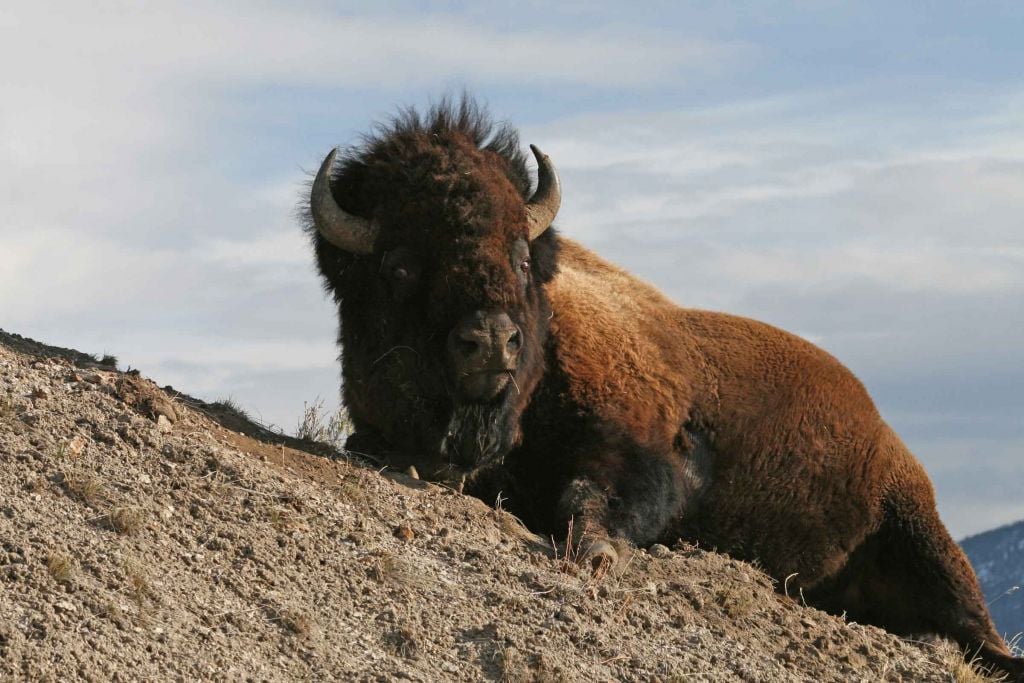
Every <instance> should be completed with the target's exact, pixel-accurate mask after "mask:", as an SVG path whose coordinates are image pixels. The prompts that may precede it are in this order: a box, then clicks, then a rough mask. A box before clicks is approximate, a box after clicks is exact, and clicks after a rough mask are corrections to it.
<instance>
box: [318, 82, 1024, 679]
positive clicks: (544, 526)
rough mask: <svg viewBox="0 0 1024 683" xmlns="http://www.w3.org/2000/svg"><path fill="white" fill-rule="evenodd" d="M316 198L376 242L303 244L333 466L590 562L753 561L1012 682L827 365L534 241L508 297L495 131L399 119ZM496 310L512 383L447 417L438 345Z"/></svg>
mask: <svg viewBox="0 0 1024 683" xmlns="http://www.w3.org/2000/svg"><path fill="white" fill-rule="evenodd" d="M555 161H556V163H557V159H556V160H555ZM333 187H334V194H335V197H336V199H337V201H338V202H339V204H341V205H342V206H343V207H345V208H346V209H347V210H348V211H351V212H353V213H356V214H359V215H361V216H364V217H367V218H373V219H375V220H376V221H377V222H378V223H379V224H380V225H381V226H382V231H381V236H380V238H379V243H378V245H377V250H376V252H375V253H374V254H372V255H370V256H354V255H351V254H346V253H343V252H340V251H339V250H337V249H335V248H334V247H333V246H331V245H330V244H328V243H326V242H325V241H324V240H323V239H322V238H321V237H320V236H319V235H318V234H316V232H315V230H311V233H312V234H313V237H314V243H315V246H316V251H317V256H318V263H319V267H320V270H321V273H322V274H323V276H324V279H325V282H326V284H327V286H328V288H329V289H330V291H331V292H332V293H333V294H334V296H335V298H336V299H337V301H338V303H339V315H340V322H341V334H340V339H339V341H340V343H341V347H342V366H343V376H344V398H345V402H346V405H347V406H348V408H349V410H350V412H351V415H352V418H353V421H354V423H355V425H356V433H355V434H353V436H352V437H351V438H350V440H349V447H350V448H351V449H353V450H356V451H363V452H370V453H373V454H377V455H382V456H384V457H386V458H388V459H389V460H390V461H391V462H393V463H394V464H396V465H405V464H410V463H413V464H416V465H417V467H418V468H419V469H420V470H421V471H427V472H430V473H433V475H434V476H436V477H440V478H455V477H456V476H462V475H465V476H467V477H468V480H467V481H468V484H467V490H468V491H469V492H472V493H475V494H476V495H479V496H481V497H484V498H485V499H487V500H493V496H494V495H496V493H497V492H498V491H501V492H502V494H503V496H504V497H505V498H506V499H507V502H506V505H507V506H508V507H509V508H510V509H511V510H512V511H513V512H514V513H516V514H518V515H519V516H520V517H521V518H523V519H524V521H526V523H527V524H528V525H529V526H530V527H531V528H533V529H534V530H535V531H537V532H540V533H545V534H549V533H552V534H561V533H564V531H565V528H566V525H567V523H568V521H569V520H570V519H573V520H574V524H575V528H576V529H577V530H580V529H584V528H585V529H586V530H587V532H588V533H589V534H591V535H592V536H596V537H599V538H600V537H608V536H618V537H623V538H626V539H628V540H630V541H632V542H634V543H637V544H649V543H652V542H655V541H662V542H666V543H671V542H674V541H675V540H676V539H677V538H685V539H689V540H692V541H697V542H700V543H701V544H703V545H705V546H713V547H716V548H718V549H719V550H722V551H725V552H728V553H730V554H732V555H734V556H736V557H739V558H743V559H748V560H756V561H758V562H759V563H760V564H761V566H763V567H764V568H765V569H766V571H768V572H769V573H770V574H771V575H773V576H774V577H776V578H777V579H779V580H780V582H782V581H784V580H786V579H788V585H789V588H790V590H791V591H792V590H796V589H802V590H803V592H804V595H805V597H806V598H807V599H808V600H809V601H810V602H812V603H814V604H816V605H819V606H821V607H823V608H825V609H828V610H830V611H833V612H836V613H839V612H846V613H847V615H848V616H849V617H850V618H852V619H854V620H857V621H864V622H868V623H874V624H877V625H880V626H883V627H885V628H888V629H890V630H892V631H893V632H896V633H900V634H916V633H924V632H934V633H938V634H941V635H945V636H948V637H951V638H953V639H954V640H956V641H957V642H958V643H960V644H961V645H962V646H964V647H965V648H969V649H970V650H971V651H974V650H980V654H981V655H982V657H983V658H984V659H985V661H986V662H987V663H989V664H992V665H995V666H998V667H999V668H1001V669H1004V670H1006V671H1008V672H1011V673H1012V674H1013V675H1014V676H1016V677H1017V680H1024V673H1022V671H1024V667H1022V665H1021V662H1020V660H1017V659H1013V658H1012V657H1010V655H1009V652H1008V651H1007V648H1006V646H1005V644H1004V643H1003V641H1002V640H1001V639H1000V638H999V636H998V634H997V633H996V631H995V629H994V627H993V626H992V623H991V620H990V619H989V616H988V613H987V610H986V608H985V603H984V600H983V598H982V595H981V592H980V590H979V588H978V584H977V580H976V579H975V576H974V573H973V572H972V570H971V568H970V566H969V565H968V563H967V561H966V559H965V558H964V555H963V553H962V552H961V551H960V549H959V547H958V546H957V545H956V544H955V543H954V542H953V541H952V539H951V538H950V536H949V534H948V532H947V531H946V529H945V528H944V527H943V525H942V523H941V522H940V520H939V518H938V515H937V513H936V509H935V501H934V493H933V491H932V487H931V484H930V483H929V481H928V478H927V476H926V475H925V473H924V471H923V469H922V468H921V466H920V464H919V463H918V462H917V460H916V459H915V458H914V457H913V455H911V453H910V452H909V451H908V450H907V448H906V447H905V446H904V445H903V443H902V442H901V441H900V439H899V438H898V437H897V436H896V434H895V433H894V432H893V431H892V430H891V429H890V428H889V427H888V426H887V425H886V424H885V422H883V421H882V419H881V418H880V417H879V415H878V412H877V411H876V409H875V406H874V404H873V403H872V401H871V399H870V397H869V396H868V395H867V393H866V391H865V390H864V387H863V386H862V385H861V383H860V382H859V381H858V380H857V379H856V378H855V377H854V376H853V375H852V374H851V373H850V372H849V371H848V370H847V369H846V368H845V367H843V366H842V365H841V364H840V363H839V362H838V361H837V360H835V359H834V358H833V357H832V356H830V355H829V354H827V353H826V352H824V351H822V350H821V349H819V348H817V347H815V346H813V345H812V344H810V343H808V342H806V341H804V340H803V339H800V338H799V337H796V336H793V335H791V334H788V333H786V332H783V331H781V330H778V329H776V328H773V327H771V326H768V325H765V324H763V323H759V322H756V321H753V320H748V319H745V318H738V317H734V316H729V315H724V314H719V313H710V312H705V311H697V310H688V309H682V308H679V307H677V306H676V305H674V304H673V303H672V302H670V301H668V300H667V299H666V298H665V297H664V296H662V295H661V294H660V293H659V292H658V291H657V290H655V289H654V288H653V287H650V286H649V285H647V284H645V283H643V282H640V281H638V280H637V279H636V278H634V277H632V276H631V275H629V274H628V273H626V272H624V271H622V270H620V269H618V268H616V267H614V266H611V265H609V264H608V263H606V262H604V261H602V260H601V259H600V258H598V257H597V256H595V255H594V254H592V253H591V252H589V251H587V250H586V249H584V248H583V247H581V246H579V245H578V244H576V243H574V242H572V241H570V240H567V239H564V238H561V237H559V236H557V234H556V233H555V230H554V229H553V228H552V229H549V230H548V231H547V232H545V233H544V234H543V235H541V236H540V237H538V238H537V239H535V240H534V241H533V242H532V243H531V244H530V251H531V260H532V265H531V271H530V275H529V281H528V282H527V283H526V284H525V285H523V284H522V283H520V282H518V281H517V280H516V273H515V271H514V267H513V265H514V264H510V263H509V257H508V254H509V250H510V245H511V244H512V243H513V242H515V241H516V240H522V239H523V237H524V235H525V229H526V228H525V214H524V209H523V206H524V201H525V199H526V198H527V197H528V196H529V182H528V176H527V174H526V169H525V164H524V162H523V157H522V155H521V153H520V152H519V150H518V141H517V139H516V136H515V133H514V131H512V130H511V129H509V128H506V127H492V126H490V125H489V124H488V123H487V122H486V117H485V116H483V115H482V114H481V113H480V112H479V111H478V110H476V109H475V108H474V107H473V106H472V105H471V104H468V103H465V102H464V103H463V104H462V105H461V106H459V107H454V106H451V105H448V104H443V105H442V106H440V107H439V108H437V109H435V110H434V111H433V112H432V113H431V115H430V116H429V117H428V118H427V119H426V120H423V119H421V118H419V117H418V116H416V115H415V114H413V113H408V112H407V113H406V114H405V115H404V116H403V117H402V118H400V119H399V120H398V121H397V122H395V123H394V125H392V126H391V127H390V128H387V129H383V130H381V131H379V132H378V134H377V136H376V137H374V138H371V139H370V140H368V141H367V142H366V144H365V145H364V146H363V147H362V148H360V149H357V150H353V151H351V152H350V153H349V155H348V156H347V158H346V160H345V161H344V162H343V164H342V166H341V169H340V171H339V172H338V173H337V175H336V177H335V182H334V185H333ZM394 259H399V260H400V261H401V260H402V259H405V261H402V262H403V263H405V262H407V263H410V264H413V267H415V269H416V272H417V277H416V281H415V283H413V285H409V284H408V283H407V282H404V281H403V282H402V283H396V282H394V281H392V280H391V279H389V276H388V272H389V269H390V268H391V267H392V265H393V261H394ZM556 263H557V269H558V272H557V275H556V274H555V270H556ZM492 309H500V310H503V311H506V312H507V313H508V314H509V315H510V316H511V318H512V319H513V320H514V321H515V323H516V324H517V325H519V326H520V327H522V329H523V333H524V338H525V344H524V346H523V350H522V354H521V357H520V358H519V362H518V365H517V369H516V371H515V383H514V384H510V386H508V387H506V389H505V391H503V393H502V394H501V396H499V397H498V399H496V400H495V401H493V402H491V403H488V404H485V405H475V404H474V405H464V404H462V403H460V401H459V399H458V393H457V391H456V390H455V388H454V381H455V380H453V378H452V377H451V373H450V368H449V367H448V365H447V362H446V355H445V351H444V339H445V337H446V335H447V334H448V332H449V330H451V329H452V326H453V325H454V324H455V323H456V321H457V320H458V319H459V318H460V316H463V315H465V314H466V313H468V312H470V311H473V310H492ZM460 473H461V474H460Z"/></svg>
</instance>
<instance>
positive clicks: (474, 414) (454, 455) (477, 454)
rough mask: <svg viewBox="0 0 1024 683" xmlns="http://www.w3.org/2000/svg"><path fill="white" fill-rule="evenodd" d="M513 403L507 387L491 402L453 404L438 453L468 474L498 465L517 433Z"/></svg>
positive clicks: (517, 421) (516, 416)
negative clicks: (496, 399)
mask: <svg viewBox="0 0 1024 683" xmlns="http://www.w3.org/2000/svg"><path fill="white" fill-rule="evenodd" d="M514 406H515V401H512V400H510V398H509V395H508V391H507V389H506V391H504V392H503V393H502V397H501V398H500V399H499V400H498V401H495V402H492V403H484V404H480V403H465V404H459V405H456V406H455V409H454V410H453V411H452V416H451V419H450V420H449V421H448V429H447V431H446V432H445V436H444V438H443V439H442V441H441V456H442V457H443V458H446V459H447V460H448V462H449V463H451V466H452V467H454V468H456V469H458V470H461V471H462V472H464V473H466V474H467V475H469V476H472V475H473V474H475V473H477V472H480V471H483V470H486V469H489V468H491V467H496V466H498V465H501V464H502V463H503V462H504V460H505V454H506V453H508V452H509V451H510V450H511V449H512V447H513V446H514V445H515V440H516V435H517V434H518V432H519V415H518V414H517V412H518V411H517V410H516V409H515V407H514Z"/></svg>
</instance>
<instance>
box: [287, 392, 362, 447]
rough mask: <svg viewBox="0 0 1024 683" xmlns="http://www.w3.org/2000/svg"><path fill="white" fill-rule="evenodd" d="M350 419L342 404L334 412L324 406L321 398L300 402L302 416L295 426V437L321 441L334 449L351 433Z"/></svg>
mask: <svg viewBox="0 0 1024 683" xmlns="http://www.w3.org/2000/svg"><path fill="white" fill-rule="evenodd" d="M352 428H353V427H352V419H351V418H350V417H349V415H348V411H347V410H345V407H344V406H342V407H340V408H338V409H337V410H336V411H334V412H328V411H327V410H326V409H325V408H324V401H323V399H321V398H318V399H317V400H315V401H313V403H303V404H302V417H301V418H300V419H299V423H298V425H296V427H295V438H297V439H302V440H303V441H312V442H315V443H323V444H327V445H328V446H331V447H333V448H335V449H338V450H340V449H342V448H343V447H344V446H345V439H346V438H347V437H348V435H349V434H351V433H352Z"/></svg>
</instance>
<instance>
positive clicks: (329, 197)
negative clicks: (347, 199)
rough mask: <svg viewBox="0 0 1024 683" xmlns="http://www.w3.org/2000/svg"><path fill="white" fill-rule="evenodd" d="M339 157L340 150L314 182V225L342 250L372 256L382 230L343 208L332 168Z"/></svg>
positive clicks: (321, 170) (325, 163)
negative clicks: (333, 183) (334, 188)
mask: <svg viewBox="0 0 1024 683" xmlns="http://www.w3.org/2000/svg"><path fill="white" fill-rule="evenodd" d="M337 156H338V149H337V148H335V149H332V150H331V153H330V154H328V155H327V158H326V159H324V162H323V163H322V164H320V170H319V171H318V172H317V174H316V179H315V180H313V190H312V191H311V192H310V196H309V208H310V210H311V212H312V214H313V223H314V225H316V229H317V231H318V232H319V233H320V234H321V235H323V238H324V239H325V240H327V241H328V242H330V243H331V244H333V245H334V246H336V247H338V248H339V249H341V250H343V251H348V252H351V253H353V254H369V253H371V252H372V251H373V245H374V243H375V242H376V241H377V231H378V227H377V226H376V225H375V224H374V223H373V222H372V221H370V220H367V219H366V218H360V217H359V216H353V215H352V214H350V213H348V212H347V211H345V210H344V209H342V208H341V207H340V206H338V202H336V201H335V200H334V195H333V194H332V193H331V169H333V168H334V159H335V158H336V157H337Z"/></svg>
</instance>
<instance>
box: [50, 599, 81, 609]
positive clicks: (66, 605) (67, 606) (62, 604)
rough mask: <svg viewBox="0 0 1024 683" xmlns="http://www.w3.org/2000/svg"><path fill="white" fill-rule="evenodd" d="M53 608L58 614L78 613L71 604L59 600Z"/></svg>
mask: <svg viewBox="0 0 1024 683" xmlns="http://www.w3.org/2000/svg"><path fill="white" fill-rule="evenodd" d="M54 608H55V609H56V610H57V611H58V612H77V611H78V608H77V607H75V606H74V605H73V604H72V603H70V602H68V601H67V600H61V601H60V602H58V603H57V604H56V605H54Z"/></svg>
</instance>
